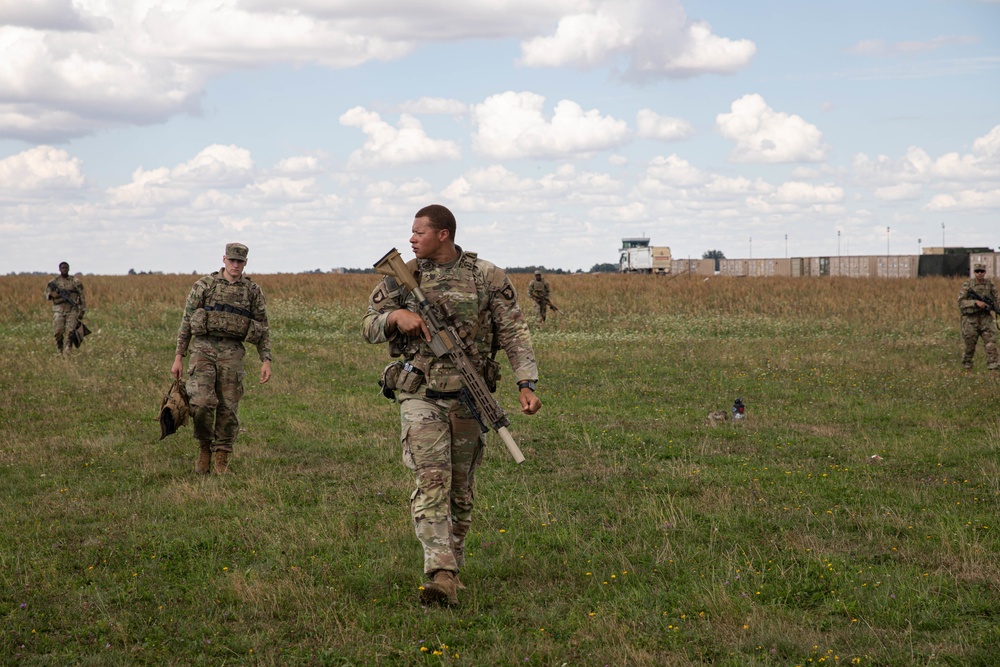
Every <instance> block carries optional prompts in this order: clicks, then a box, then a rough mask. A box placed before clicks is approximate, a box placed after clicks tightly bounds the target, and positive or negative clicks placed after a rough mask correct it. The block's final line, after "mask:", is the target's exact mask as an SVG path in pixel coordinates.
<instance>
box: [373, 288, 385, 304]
mask: <svg viewBox="0 0 1000 667" xmlns="http://www.w3.org/2000/svg"><path fill="white" fill-rule="evenodd" d="M388 296H389V294H388V293H387V292H386V291H385V284H384V283H383V284H381V285H379V286H378V289H376V290H375V293H374V294H372V303H375V304H378V303H382V302H383V301H385V300H386V299H387V298H388Z"/></svg>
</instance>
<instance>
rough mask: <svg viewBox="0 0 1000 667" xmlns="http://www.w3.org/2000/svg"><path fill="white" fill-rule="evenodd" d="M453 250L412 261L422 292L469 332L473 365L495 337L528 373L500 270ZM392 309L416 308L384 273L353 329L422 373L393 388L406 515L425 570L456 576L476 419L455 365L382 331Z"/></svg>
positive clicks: (475, 454) (479, 443)
mask: <svg viewBox="0 0 1000 667" xmlns="http://www.w3.org/2000/svg"><path fill="white" fill-rule="evenodd" d="M455 248H456V249H457V250H458V258H457V259H456V260H455V261H454V262H451V263H449V264H447V265H439V264H435V263H434V262H431V261H429V260H419V261H417V262H416V267H417V270H418V271H419V274H418V280H419V282H420V287H421V290H422V291H423V292H424V295H425V296H426V297H427V298H428V300H430V301H431V302H433V303H441V302H442V301H446V302H447V303H448V304H449V305H450V307H451V308H452V309H453V310H454V312H455V313H456V317H457V319H458V320H459V322H460V323H461V324H463V325H464V326H466V327H467V328H468V330H469V331H470V332H472V336H473V338H474V340H475V343H476V345H475V347H476V349H475V350H473V351H471V352H470V357H471V358H472V360H473V362H474V363H478V364H479V365H480V367H482V364H484V363H485V359H486V358H487V357H488V356H489V355H490V351H491V346H492V344H493V336H494V335H495V336H496V337H497V341H498V345H499V347H500V348H502V349H503V350H504V351H505V352H506V354H507V358H508V360H509V361H510V364H511V367H512V368H513V369H514V377H515V379H516V380H518V381H521V380H532V381H533V380H536V379H537V378H538V368H537V365H536V363H535V353H534V350H533V349H532V346H531V335H530V334H529V332H528V326H527V324H526V323H525V321H524V316H523V314H522V313H521V309H520V308H519V307H518V305H517V294H516V292H515V291H514V286H513V285H511V283H510V280H509V279H508V277H507V274H506V272H504V271H503V270H502V269H500V268H498V267H496V266H494V265H493V264H491V263H490V262H487V261H485V260H481V259H478V258H477V257H476V255H475V253H471V252H464V251H462V249H461V247H459V246H455ZM411 266H412V264H411ZM399 308H409V309H410V310H413V311H415V310H416V303H415V298H414V296H413V295H412V294H410V293H409V292H408V291H407V290H405V288H400V287H399V286H398V285H397V283H396V280H395V279H394V278H392V277H386V278H383V279H382V281H381V282H380V283H379V284H378V286H377V287H376V288H375V290H374V291H373V292H372V294H371V297H370V299H369V304H368V311H367V313H366V314H365V316H364V319H363V321H362V334H363V336H364V338H365V340H367V341H368V342H369V343H385V342H389V344H390V353H391V354H392V355H393V356H400V355H401V356H403V357H404V358H405V359H406V360H408V361H410V362H411V363H412V364H414V365H415V366H417V367H418V368H423V369H424V371H425V372H424V383H423V384H422V385H420V386H418V387H412V389H413V391H412V392H409V393H407V392H404V391H397V392H396V400H397V401H398V402H399V406H400V419H401V424H402V431H401V435H400V439H401V441H402V449H403V463H404V464H405V465H406V466H407V467H408V468H410V469H411V470H413V471H414V472H415V473H416V482H417V488H416V490H415V491H414V492H413V494H412V495H411V496H410V512H411V517H412V519H413V528H414V532H415V533H416V536H417V539H418V540H420V543H421V544H422V545H423V548H424V571H425V572H426V573H428V574H431V573H434V572H436V571H437V570H447V571H450V572H455V573H457V572H458V571H459V569H460V568H461V567H462V565H463V563H464V561H465V536H466V535H467V534H468V532H469V526H470V524H471V522H472V506H473V489H474V482H475V472H476V468H477V466H478V465H479V463H480V462H481V461H482V456H483V444H484V440H483V438H482V434H481V431H480V428H479V423H478V422H477V421H476V420H475V418H474V417H473V416H472V414H471V413H470V412H469V411H468V409H467V408H466V407H465V406H464V405H463V404H462V403H461V402H460V401H459V400H458V398H457V394H458V390H459V389H460V388H461V387H462V379H461V375H460V374H459V372H458V370H457V369H456V368H455V366H454V364H452V363H451V361H450V360H449V359H447V358H443V359H442V358H438V357H435V356H434V354H433V353H432V352H431V350H430V347H429V346H428V344H427V343H426V342H425V341H423V340H422V339H419V338H409V337H406V336H404V335H403V334H401V333H400V332H399V331H397V330H395V329H393V330H392V331H391V332H389V331H388V322H387V320H388V318H389V314H390V313H391V312H392V311H394V310H397V309H399ZM494 332H495V333H494Z"/></svg>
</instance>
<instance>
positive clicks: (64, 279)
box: [45, 262, 87, 354]
mask: <svg viewBox="0 0 1000 667" xmlns="http://www.w3.org/2000/svg"><path fill="white" fill-rule="evenodd" d="M45 299H46V300H47V301H51V302H52V335H53V336H55V339H56V348H57V349H58V351H59V353H60V354H69V351H70V350H71V349H72V347H73V345H74V344H75V345H76V346H77V347H79V346H80V342H82V339H83V334H82V333H77V325H78V324H82V322H81V320H82V319H83V316H84V314H85V313H86V312H87V299H86V297H85V296H84V294H83V283H81V282H80V279H79V278H77V277H76V276H71V275H69V262H59V275H58V276H56V277H55V278H53V279H52V280H50V281H49V282H48V284H47V285H46V286H45ZM81 329H82V327H81Z"/></svg>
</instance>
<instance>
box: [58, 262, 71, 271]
mask: <svg viewBox="0 0 1000 667" xmlns="http://www.w3.org/2000/svg"><path fill="white" fill-rule="evenodd" d="M64 266H65V267H66V268H67V269H68V268H69V262H59V268H60V269H61V268H62V267H64Z"/></svg>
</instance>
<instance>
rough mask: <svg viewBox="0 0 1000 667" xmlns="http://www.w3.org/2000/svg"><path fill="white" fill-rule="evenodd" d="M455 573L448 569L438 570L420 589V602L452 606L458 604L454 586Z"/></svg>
mask: <svg viewBox="0 0 1000 667" xmlns="http://www.w3.org/2000/svg"><path fill="white" fill-rule="evenodd" d="M455 579H456V576H455V573H454V572H449V571H448V570H438V571H437V572H435V573H434V578H433V579H432V580H430V581H428V582H427V583H425V584H424V590H422V591H420V602H422V603H423V604H440V605H445V606H454V605H456V604H458V591H457V590H456V588H455Z"/></svg>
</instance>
